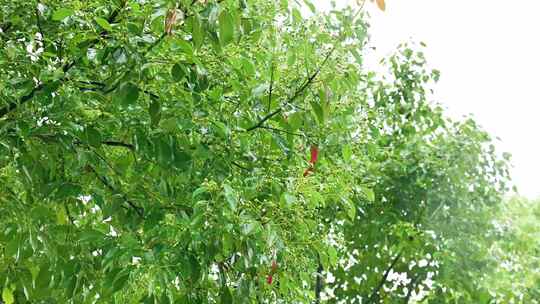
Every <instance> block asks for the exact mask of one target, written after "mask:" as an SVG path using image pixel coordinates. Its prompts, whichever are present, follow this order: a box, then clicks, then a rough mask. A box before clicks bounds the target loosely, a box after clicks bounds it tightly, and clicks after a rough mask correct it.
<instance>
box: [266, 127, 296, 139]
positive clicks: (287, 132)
mask: <svg viewBox="0 0 540 304" xmlns="http://www.w3.org/2000/svg"><path fill="white" fill-rule="evenodd" d="M259 128H260V129H266V130H271V131H274V132H281V133H285V134H290V135H294V136H302V137H305V136H306V135H304V134H300V133H294V132H290V131H287V130H282V129H278V128H272V127H267V126H260V127H259Z"/></svg>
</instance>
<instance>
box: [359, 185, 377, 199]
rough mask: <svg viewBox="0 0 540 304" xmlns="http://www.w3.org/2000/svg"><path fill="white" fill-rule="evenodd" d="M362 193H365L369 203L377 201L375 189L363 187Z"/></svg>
mask: <svg viewBox="0 0 540 304" xmlns="http://www.w3.org/2000/svg"><path fill="white" fill-rule="evenodd" d="M362 192H364V195H365V196H366V198H367V200H368V201H370V202H373V201H375V192H374V191H373V189H371V188H368V187H366V186H362Z"/></svg>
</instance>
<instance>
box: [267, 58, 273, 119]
mask: <svg viewBox="0 0 540 304" xmlns="http://www.w3.org/2000/svg"><path fill="white" fill-rule="evenodd" d="M273 88H274V58H273V57H272V63H271V64H270V89H269V90H268V107H267V108H266V111H267V112H268V111H270V105H271V104H272V89H273Z"/></svg>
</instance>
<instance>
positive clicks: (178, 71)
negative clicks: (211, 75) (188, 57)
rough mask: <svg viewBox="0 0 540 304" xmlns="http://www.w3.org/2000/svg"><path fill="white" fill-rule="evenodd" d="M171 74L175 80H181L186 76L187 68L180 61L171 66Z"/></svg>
mask: <svg viewBox="0 0 540 304" xmlns="http://www.w3.org/2000/svg"><path fill="white" fill-rule="evenodd" d="M171 76H172V77H173V79H174V80H175V81H181V80H182V79H184V78H185V77H186V70H185V69H184V67H183V66H182V65H180V64H178V63H175V64H174V65H173V66H172V68H171Z"/></svg>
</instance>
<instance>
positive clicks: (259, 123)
mask: <svg viewBox="0 0 540 304" xmlns="http://www.w3.org/2000/svg"><path fill="white" fill-rule="evenodd" d="M279 113H281V108H277V109H276V110H274V112H272V113H270V114H268V115H266V116H265V117H263V118H262V119H261V120H260V121H259V122H258V123H257V124H256V125H254V126H252V127H249V128H247V129H246V132H249V131H253V130H255V129H257V128H260V127H261V126H262V125H263V124H264V123H265V122H266V121H267V120H269V119H270V118H272V117H274V116H276V115H277V114H279Z"/></svg>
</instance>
